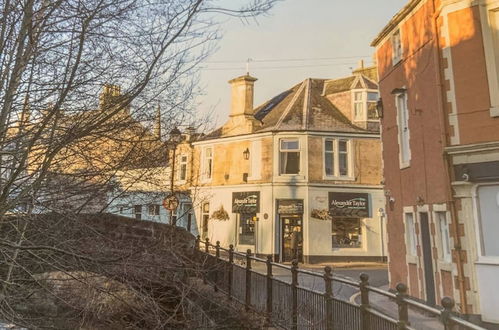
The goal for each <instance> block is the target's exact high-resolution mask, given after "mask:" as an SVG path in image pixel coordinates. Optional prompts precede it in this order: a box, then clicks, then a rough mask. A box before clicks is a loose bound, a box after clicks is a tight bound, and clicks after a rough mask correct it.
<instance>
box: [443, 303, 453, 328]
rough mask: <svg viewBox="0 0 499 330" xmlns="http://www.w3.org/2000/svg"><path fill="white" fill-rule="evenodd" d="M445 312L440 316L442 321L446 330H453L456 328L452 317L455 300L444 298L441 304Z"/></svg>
mask: <svg viewBox="0 0 499 330" xmlns="http://www.w3.org/2000/svg"><path fill="white" fill-rule="evenodd" d="M440 303H441V304H442V306H443V307H444V310H443V311H442V314H440V320H441V321H442V323H443V324H444V327H445V330H453V329H454V328H455V326H454V324H453V322H452V320H451V319H450V316H451V315H452V309H453V308H454V305H455V302H454V299H452V298H450V297H443V298H442V300H441V302H440Z"/></svg>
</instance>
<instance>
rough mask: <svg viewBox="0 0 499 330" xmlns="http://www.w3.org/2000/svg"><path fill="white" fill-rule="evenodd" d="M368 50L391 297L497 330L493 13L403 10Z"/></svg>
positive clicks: (485, 4)
mask: <svg viewBox="0 0 499 330" xmlns="http://www.w3.org/2000/svg"><path fill="white" fill-rule="evenodd" d="M372 46H374V47H376V57H377V64H378V70H379V71H378V73H379V87H380V92H381V99H382V101H381V102H380V104H379V106H380V107H382V111H383V118H382V121H381V125H382V141H383V161H384V178H385V195H386V196H387V207H386V211H387V231H388V251H389V269H390V285H391V286H392V287H394V286H395V285H396V283H398V282H404V283H407V284H408V285H409V290H410V294H411V295H413V296H415V297H417V298H419V299H422V300H425V301H426V302H428V303H429V304H439V301H440V299H441V298H442V297H443V296H452V297H454V298H455V300H456V302H457V304H458V306H457V308H458V310H459V311H460V312H462V313H465V314H473V315H480V316H481V318H482V319H483V320H484V321H488V322H494V323H499V313H497V306H499V78H498V77H499V1H498V0H483V1H482V0H477V1H469V0H452V1H450V0H412V1H409V3H408V4H407V5H406V6H405V7H404V8H403V9H402V10H400V11H399V12H398V13H397V14H396V15H395V16H394V17H393V18H392V20H391V21H390V22H389V23H388V24H387V26H386V27H385V28H384V29H383V30H382V31H381V32H380V33H379V35H378V36H377V37H376V39H375V40H374V41H373V43H372Z"/></svg>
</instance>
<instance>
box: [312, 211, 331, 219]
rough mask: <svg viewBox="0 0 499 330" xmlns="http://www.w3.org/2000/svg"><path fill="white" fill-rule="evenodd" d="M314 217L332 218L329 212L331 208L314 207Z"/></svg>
mask: <svg viewBox="0 0 499 330" xmlns="http://www.w3.org/2000/svg"><path fill="white" fill-rule="evenodd" d="M311 216H312V218H314V219H319V220H332V217H331V215H330V214H329V210H327V209H322V210H319V209H313V210H312V213H311Z"/></svg>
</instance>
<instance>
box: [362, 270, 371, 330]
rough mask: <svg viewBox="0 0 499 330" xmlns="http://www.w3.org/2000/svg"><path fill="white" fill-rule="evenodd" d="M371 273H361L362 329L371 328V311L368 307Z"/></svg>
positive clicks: (367, 329)
mask: <svg viewBox="0 0 499 330" xmlns="http://www.w3.org/2000/svg"><path fill="white" fill-rule="evenodd" d="M368 286H369V275H367V274H366V273H362V274H360V283H359V289H360V313H361V314H360V315H361V318H362V329H363V330H369V329H370V328H371V325H370V318H369V312H368V311H367V309H368V308H369V289H368V288H367V287H368Z"/></svg>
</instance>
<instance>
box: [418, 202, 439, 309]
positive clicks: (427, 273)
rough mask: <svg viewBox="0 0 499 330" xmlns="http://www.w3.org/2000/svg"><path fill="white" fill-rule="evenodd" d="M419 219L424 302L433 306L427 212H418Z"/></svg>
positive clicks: (433, 293)
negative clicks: (424, 288) (424, 292)
mask: <svg viewBox="0 0 499 330" xmlns="http://www.w3.org/2000/svg"><path fill="white" fill-rule="evenodd" d="M419 220H420V224H421V243H422V248H423V263H424V278H425V286H426V302H427V303H428V304H429V305H431V306H435V304H436V299H435V278H434V274H433V258H432V253H431V236H430V225H429V223H428V213H427V212H420V213H419Z"/></svg>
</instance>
